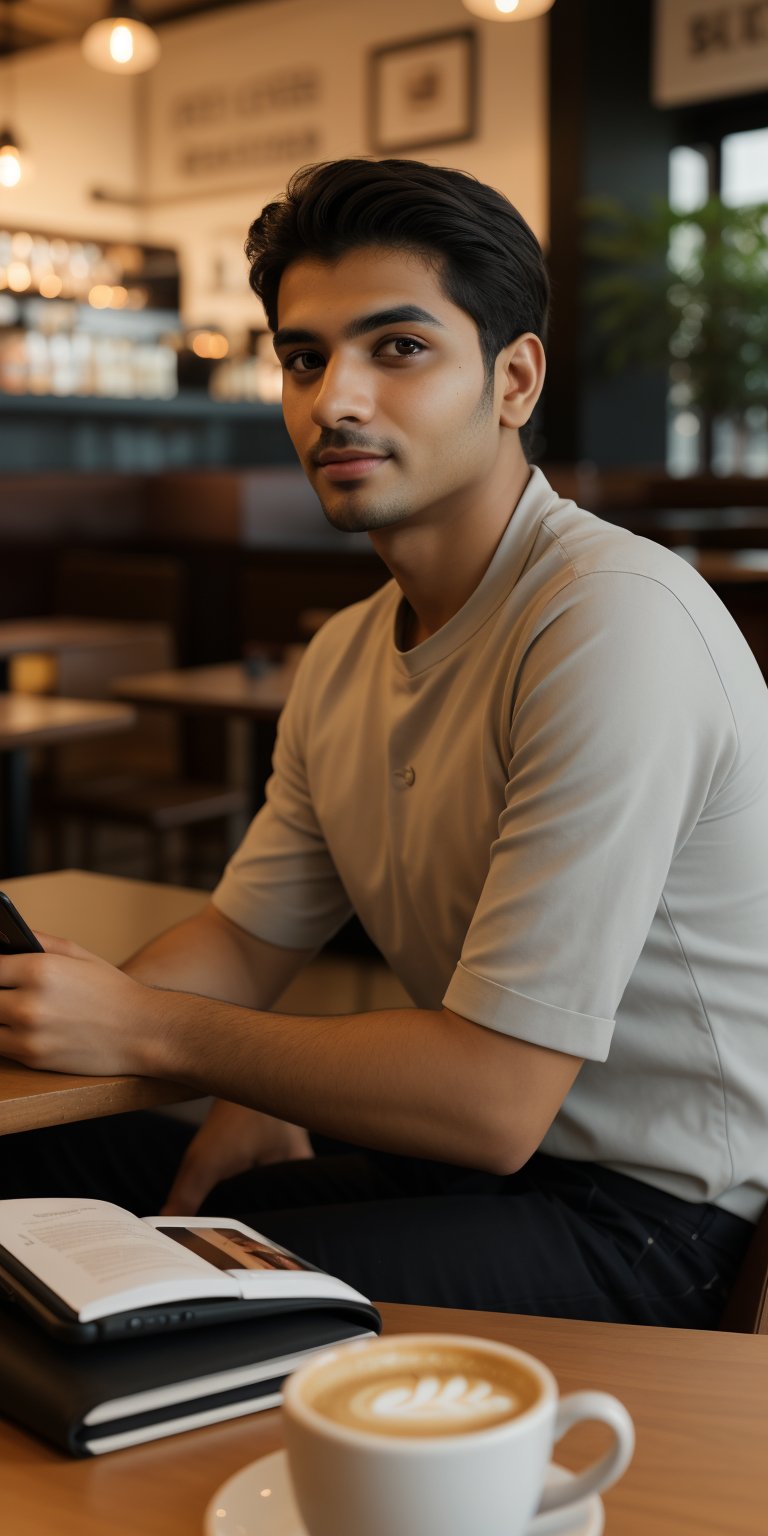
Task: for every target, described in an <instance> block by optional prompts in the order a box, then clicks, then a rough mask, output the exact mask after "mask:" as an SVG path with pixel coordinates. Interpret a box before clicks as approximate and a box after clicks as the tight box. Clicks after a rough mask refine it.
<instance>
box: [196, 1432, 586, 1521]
mask: <svg viewBox="0 0 768 1536" xmlns="http://www.w3.org/2000/svg"><path fill="white" fill-rule="evenodd" d="M571 1475H572V1474H571V1473H570V1472H566V1470H565V1467H559V1466H558V1465H557V1463H556V1462H552V1463H551V1464H550V1466H549V1469H548V1471H547V1478H546V1483H545V1487H547V1488H551V1487H552V1486H553V1484H555V1483H562V1482H566V1481H567V1480H568V1479H569V1478H570V1477H571ZM603 1519H604V1510H603V1503H602V1499H600V1498H598V1496H597V1494H595V1495H594V1496H593V1497H592V1498H591V1499H586V1500H585V1501H584V1503H583V1504H579V1505H578V1506H577V1507H576V1508H575V1509H574V1512H573V1517H572V1520H571V1522H570V1524H568V1523H566V1524H563V1525H560V1526H558V1536H602V1530H603ZM204 1529H205V1536H307V1528H306V1526H305V1525H304V1523H303V1521H302V1519H301V1516H300V1514H299V1512H298V1510H297V1508H296V1503H295V1500H294V1497H293V1488H292V1487H291V1479H290V1476H289V1473H288V1458H287V1456H286V1454H285V1451H273V1452H272V1455H271V1456H262V1457H261V1458H260V1459H259V1460H258V1461H252V1462H251V1464H250V1466H247V1467H243V1469H242V1471H241V1472H236V1473H235V1476H234V1477H230V1478H228V1479H227V1481H226V1483H222V1485H221V1487H220V1488H219V1489H218V1491H217V1492H216V1493H215V1494H214V1495H213V1498H212V1499H211V1502H210V1504H209V1505H208V1508H207V1510H206V1511H205V1528H204ZM535 1529H536V1527H535V1525H534V1526H532V1527H530V1530H531V1532H532V1533H533V1532H535Z"/></svg>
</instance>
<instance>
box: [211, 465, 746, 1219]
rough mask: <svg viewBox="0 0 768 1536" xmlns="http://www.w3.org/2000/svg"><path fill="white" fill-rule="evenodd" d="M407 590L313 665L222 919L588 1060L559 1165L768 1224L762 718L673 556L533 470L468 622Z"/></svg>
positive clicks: (549, 1142)
mask: <svg viewBox="0 0 768 1536" xmlns="http://www.w3.org/2000/svg"><path fill="white" fill-rule="evenodd" d="M399 608H400V592H399V589H398V588H397V586H396V585H395V583H394V582H391V583H389V584H388V585H387V586H386V587H384V588H383V589H382V590H381V591H379V592H378V593H376V594H375V596H374V597H372V598H370V599H369V600H368V601H366V602H364V603H359V604H356V605H355V606H354V607H352V608H348V609H345V610H344V611H343V612H341V613H339V614H338V615H337V616H336V617H335V618H334V619H333V620H331V621H330V622H329V623H328V624H327V625H325V627H324V628H323V629H322V630H321V631H320V633H319V634H318V636H317V638H316V639H315V641H314V642H313V643H312V645H311V646H310V647H309V650H308V652H307V655H306V658H305V660H304V662H303V664H302V667H301V669H300V672H299V675H298V676H297V679H296V682H295V685H294V688H293V690H292V693H291V697H290V700H289V702H288V705H287V707H286V709H285V711H284V714H283V717H282V720H281V724H280V730H279V735H278V744H277V749H276V752H275V761H274V773H273V777H272V779H271V780H270V784H269V788H268V796H267V805H266V807H265V808H264V809H263V810H262V811H261V812H260V814H259V815H258V816H257V817H256V819H255V820H254V822H253V824H252V826H251V828H250V830H249V832H248V833H247V835H246V837H245V839H244V841H243V844H242V846H241V847H240V849H239V850H238V852H237V853H236V854H235V856H234V858H233V859H232V860H231V862H230V864H229V866H228V868H227V870H226V871H225V874H224V877H223V879H222V881H221V884H220V885H219V887H218V889H217V891H216V892H215V894H214V900H215V902H216V905H217V906H218V907H219V909H220V910H221V911H222V912H224V913H226V914H227V915H228V916H229V917H230V918H232V919H233V921H235V922H236V923H238V924H239V925H240V926H242V927H243V928H245V929H247V930H248V931H249V932H252V933H254V934H258V935H259V936H260V937H261V938H263V939H267V940H271V941H272V942H273V943H275V944H278V945H282V946H288V947H293V946H298V947H304V946H308V947H311V946H316V945H320V944H322V943H323V942H324V941H325V940H326V939H327V938H328V937H330V935H331V934H332V933H333V932H334V931H335V930H336V929H337V928H338V927H339V926H340V924H341V923H342V922H343V921H344V920H345V918H346V917H347V916H348V914H349V913H350V912H351V911H352V910H354V911H356V912H357V913H358V915H359V917H360V919H361V920H362V922H363V925H364V926H365V928H366V929H367V930H368V932H369V934H370V935H371V937H372V938H373V939H374V941H375V943H376V944H377V945H378V947H379V949H380V950H381V952H382V954H383V955H384V956H385V957H386V959H387V960H388V961H389V964H390V965H391V966H392V969H393V970H394V971H395V972H396V974H397V975H398V976H399V978H400V979H401V981H402V982H403V984H404V986H405V987H406V989H407V990H408V992H409V994H410V995H411V997H412V998H413V1000H414V1002H415V1003H416V1004H417V1005H418V1006H420V1007H427V1008H438V1007H439V1006H440V1005H441V1003H442V1002H443V1001H444V1002H445V1004H446V1005H447V1006H448V1007H450V1008H451V1009H453V1010H454V1011H455V1012H456V1013H459V1014H462V1015H463V1016H464V1017H466V1018H468V1019H472V1020H474V1021H475V1022H476V1023H478V1024H482V1025H485V1026H487V1027H488V1028H491V1029H496V1030H500V1031H501V1032H503V1033H506V1034H509V1035H513V1036H516V1037H518V1038H519V1039H522V1040H529V1041H534V1042H536V1043H538V1044H540V1045H544V1046H549V1047H553V1048H556V1049H558V1050H561V1051H566V1052H572V1053H573V1054H575V1055H579V1056H584V1057H586V1058H587V1059H586V1062H585V1065H584V1067H583V1068H582V1071H581V1073H580V1074H579V1077H578V1078H577V1080H576V1083H575V1085H574V1087H573V1088H572V1090H571V1092H570V1093H569V1094H568V1097H567V1098H566V1100H565V1102H564V1104H563V1106H562V1108H561V1110H560V1112H559V1114H558V1115H557V1118H556V1120H555V1122H554V1124H553V1126H552V1127H551V1129H550V1131H549V1132H548V1134H547V1136H546V1137H545V1139H544V1142H543V1143H542V1150H544V1151H546V1152H550V1153H552V1154H554V1155H557V1156H560V1157H570V1158H585V1159H590V1160H593V1161H596V1162H599V1163H603V1164H605V1165H607V1166H609V1167H612V1168H615V1169H617V1170H619V1171H620V1172H623V1173H627V1174H629V1175H630V1176H631V1177H634V1178H637V1179H641V1180H644V1181H646V1182H647V1183H649V1184H653V1185H656V1186H657V1187H658V1188H660V1189H665V1190H668V1191H669V1192H670V1193H672V1194H676V1195H679V1196H680V1197H681V1198H683V1199H687V1200H693V1201H701V1200H707V1201H713V1202H716V1203H718V1204H720V1205H722V1206H724V1207H726V1208H727V1209H729V1210H732V1211H734V1212H736V1213H737V1214H739V1215H744V1216H747V1217H749V1218H752V1219H754V1218H756V1217H757V1216H758V1215H759V1212H760V1210H761V1208H762V1205H763V1204H764V1202H765V1199H766V1196H767V1195H768V1135H766V1109H767V1107H768V1022H767V1020H766V1013H767V1011H768V694H767V693H766V687H765V683H764V681H763V678H762V676H761V674H760V672H759V669H758V667H757V664H756V662H755V660H754V658H753V656H752V654H751V652H750V651H749V649H748V647H747V645H746V643H745V641H744V640H743V638H742V636H741V634H740V633H739V631H738V629H737V628H736V625H735V624H734V622H733V620H732V619H731V618H730V616H729V614H728V613H727V612H726V610H725V609H724V607H723V606H722V604H721V603H720V601H719V600H718V598H717V597H716V596H715V595H714V593H713V592H712V590H711V589H710V588H709V587H708V586H707V584H706V583H705V582H704V581H703V580H702V579H701V578H700V577H699V576H698V575H697V574H696V572H695V571H694V570H692V569H691V568H690V567H689V566H688V565H686V563H685V562H684V561H683V560H681V559H679V558H678V557H677V556H675V555H673V554H671V553H670V552H669V551H668V550H665V549H662V548H661V547H660V546H658V545H656V544H653V543H650V542H648V541H647V540H645V539H639V538H636V537H634V536H633V535H632V534H630V533H628V532H626V530H624V529H620V528H615V527H613V526H611V525H610V524H607V523H604V522H601V521H600V520H599V519H598V518H595V517H592V516H591V515H590V514H589V513H587V512H583V511H581V510H580V509H579V508H577V507H576V506H575V505H574V504H573V502H568V501H563V500H561V499H560V498H559V497H558V496H557V495H555V493H554V492H553V491H552V489H551V487H550V486H549V485H548V483H547V481H546V480H545V478H544V476H543V475H542V474H541V472H540V471H539V470H536V469H535V470H533V471H532V473H531V477H530V480H529V483H528V486H527V488H526V490H525V492H524V494H523V496H522V498H521V500H520V502H519V503H518V505H517V507H516V508H515V510H514V513H513V515H512V517H511V519H510V522H509V525H508V527H507V529H506V531H505V533H504V535H503V538H502V540H501V543H500V544H499V547H498V549H497V551H496V554H495V555H494V558H493V560H492V562H491V565H490V566H489V568H488V570H487V571H486V574H485V576H484V577H483V579H482V581H481V583H480V585H479V586H478V587H477V589H476V590H475V592H474V593H473V594H472V596H471V597H470V599H469V601H468V602H467V603H466V604H465V606H464V607H463V608H462V609H461V610H460V612H459V613H457V614H456V615H455V616H454V617H453V618H452V619H451V620H450V621H449V622H448V623H447V624H446V625H445V626H444V627H443V628H442V629H441V630H439V631H438V632H437V633H436V634H434V635H432V636H431V637H430V638H429V639H428V640H426V641H424V642H423V643H422V644H421V645H418V646H415V647H414V648H413V649H412V650H410V651H405V652H403V651H401V650H400V649H398V645H397V636H398V633H399V628H398V620H399Z"/></svg>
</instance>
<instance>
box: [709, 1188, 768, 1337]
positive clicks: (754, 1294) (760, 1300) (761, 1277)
mask: <svg viewBox="0 0 768 1536" xmlns="http://www.w3.org/2000/svg"><path fill="white" fill-rule="evenodd" d="M718 1327H719V1328H720V1329H721V1330H722V1331H723V1332H725V1333H768V1205H767V1206H766V1208H765V1210H764V1211H763V1214H762V1216H761V1217H760V1220H759V1221H758V1223H757V1226H756V1227H755V1230H754V1233H753V1235H752V1238H751V1239H750V1243H749V1247H748V1248H747V1251H746V1253H745V1255H744V1258H743V1259H742V1263H741V1268H740V1270H739V1273H738V1275H737V1276H736V1282H735V1284H734V1285H733V1286H732V1288H731V1294H730V1296H729V1297H728V1304H727V1306H726V1308H725V1311H724V1313H723V1315H722V1317H721V1319H720V1322H719V1324H718Z"/></svg>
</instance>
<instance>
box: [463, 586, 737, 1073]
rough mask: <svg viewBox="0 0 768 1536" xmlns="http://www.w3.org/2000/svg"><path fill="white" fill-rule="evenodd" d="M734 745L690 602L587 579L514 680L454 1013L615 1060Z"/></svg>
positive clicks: (565, 596)
mask: <svg viewBox="0 0 768 1536" xmlns="http://www.w3.org/2000/svg"><path fill="white" fill-rule="evenodd" d="M736 746H737V742H736V736H735V728H734V725H733V720H732V716H731V712H730V708H729V705H728V700H727V698H726V695H725V692H724V690H723V687H722V684H721V682H720V679H719V677H718V674H717V670H716V668H715V665H714V662H713V660H712V657H711V655H710V653H709V651H708V649H707V646H706V644H705V642H704V640H703V638H702V636H701V634H700V632H699V630H698V628H697V626H696V624H695V622H694V620H693V618H692V617H691V615H690V614H689V613H688V611H687V609H686V608H685V606H684V605H683V603H682V602H681V601H680V599H679V598H678V597H677V596H676V595H675V594H674V593H673V592H671V591H670V590H669V589H668V588H667V587H666V586H664V585H663V584H662V583H661V582H659V581H657V580H655V579H654V578H652V577H648V576H646V575H641V574H639V573H634V572H627V573H624V572H618V573H617V572H593V573H590V574H587V575H585V576H578V577H576V578H575V579H573V580H572V581H571V582H570V583H569V585H568V586H567V588H566V589H565V590H564V592H562V593H561V594H559V595H558V598H557V600H556V601H554V602H552V603H551V604H550V606H549V608H548V609H546V610H545V611H544V612H543V613H542V614H541V615H540V617H539V620H538V622H537V624H536V627H535V629H534V630H533V631H532V633H531V636H530V640H529V643H528V645H527V648H526V651H525V655H524V658H523V660H522V663H521V665H520V668H519V671H518V674H517V678H516V680H515V687H514V692H513V696H512V707H511V728H510V748H511V755H510V761H509V773H508V783H507V787H506V795H505V808H504V811H503V813H502V815H501V817H500V820H499V828H498V838H497V840H496V841H495V843H494V844H493V847H492V849H491V856H490V864H489V870H488V875H487V878H486V881H485V884H484V887H483V890H482V893H481V897H480V900H479V903H478V905H477V908H476V910H475V913H474V916H473V919H472V922H471V924H470V926H469V929H468V931H467V934H466V937H465V941H464V944H463V948H462V953H461V957H460V962H459V964H458V966H457V967H456V970H455V972H454V974H453V976H452V978H451V981H450V983H449V986H448V990H447V992H446V994H445V999H444V1001H445V1004H446V1006H447V1007H450V1008H451V1009H453V1010H454V1011H455V1012H456V1013H460V1014H462V1015H464V1016H465V1017H467V1018H470V1019H472V1020H474V1021H475V1022H477V1023H480V1024H484V1025H487V1026H488V1027H490V1028H493V1029H498V1030H500V1031H501V1032H503V1033H507V1034H510V1035H514V1036H516V1037H517V1038H520V1039H524V1040H529V1041H532V1042H534V1043H537V1044H541V1045H545V1046H549V1047H550V1048H553V1049H558V1050H562V1051H566V1052H569V1053H571V1054H574V1055H579V1056H585V1057H587V1058H589V1059H593V1060H597V1061H599V1060H604V1059H605V1057H606V1056H607V1054H608V1051H609V1048H610V1043H611V1036H612V1032H613V1028H614V1021H615V1017H616V1011H617V1008H618V1006H619V1003H620V1001H621V998H622V994H623V992H624V990H625V988H626V986H627V983H628V981H629V979H630V977H631V975H632V973H633V971H634V968H635V966H636V964H637V961H638V958H639V956H640V953H641V951H642V949H643V946H644V945H645V943H646V940H647V938H648V934H649V930H650V928H651V924H652V921H653V917H654V913H655V912H656V909H657V907H658V905H659V902H660V901H661V900H662V896H663V892H664V888H665V884H666V882H667V879H668V876H669V873H670V868H671V866H672V864H673V860H674V858H675V855H676V853H677V851H678V850H679V849H680V848H681V847H682V846H683V844H684V843H685V841H686V839H687V838H688V836H689V835H690V833H691V831H692V830H693V828H694V826H695V825H696V823H697V821H698V819H699V816H700V815H701V813H702V809H703V807H704V806H705V805H706V803H707V800H708V797H709V796H711V795H712V794H713V793H714V792H715V791H716V788H717V785H718V783H719V782H720V781H721V779H722V778H724V776H725V774H726V772H727V769H728V766H729V764H730V763H731V761H732V760H733V755H734V753H735V751H736Z"/></svg>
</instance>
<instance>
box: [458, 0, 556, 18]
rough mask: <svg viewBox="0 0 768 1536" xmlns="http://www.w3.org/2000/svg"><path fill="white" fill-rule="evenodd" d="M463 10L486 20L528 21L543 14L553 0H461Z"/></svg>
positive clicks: (552, 3)
mask: <svg viewBox="0 0 768 1536" xmlns="http://www.w3.org/2000/svg"><path fill="white" fill-rule="evenodd" d="M462 3H463V5H464V8H465V10H468V11H471V12H472V15H473V16H482V17H483V18H484V19H485V20H486V21H530V19H531V17H532V16H543V15H544V12H545V11H548V10H549V9H550V8H551V6H553V5H554V3H555V0H462Z"/></svg>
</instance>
